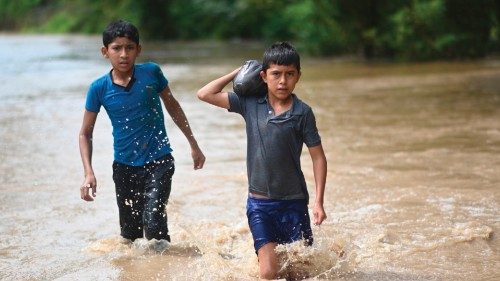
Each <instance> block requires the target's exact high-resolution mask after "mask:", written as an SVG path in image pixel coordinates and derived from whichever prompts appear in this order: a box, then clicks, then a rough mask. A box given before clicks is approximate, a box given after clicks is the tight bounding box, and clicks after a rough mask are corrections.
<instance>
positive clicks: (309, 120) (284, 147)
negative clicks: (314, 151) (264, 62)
mask: <svg viewBox="0 0 500 281" xmlns="http://www.w3.org/2000/svg"><path fill="white" fill-rule="evenodd" d="M292 98H293V104H292V107H291V109H290V110H288V111H286V112H284V113H282V114H280V115H278V116H275V115H274V111H273V109H272V107H271V106H270V105H269V103H268V101H267V97H255V96H247V97H244V96H238V95H236V94H235V93H229V104H230V107H229V111H230V112H236V113H239V114H241V115H242V116H243V118H244V119H245V123H246V133H247V173H248V184H249V191H250V192H254V193H257V194H261V195H265V196H267V197H268V198H271V199H281V200H291V199H306V200H308V199H309V194H308V192H307V186H306V181H305V178H304V174H303V173H302V170H301V166H300V154H301V153H302V146H303V144H306V145H307V147H313V146H317V145H319V144H321V138H320V136H319V133H318V129H317V127H316V119H315V117H314V114H313V112H312V109H311V107H309V106H308V105H307V104H305V103H304V102H302V101H301V100H300V99H299V98H297V96H296V95H293V94H292Z"/></svg>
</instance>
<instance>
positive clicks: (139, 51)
mask: <svg viewBox="0 0 500 281" xmlns="http://www.w3.org/2000/svg"><path fill="white" fill-rule="evenodd" d="M141 50H142V46H141V44H137V55H138V56H139V55H140V54H141Z"/></svg>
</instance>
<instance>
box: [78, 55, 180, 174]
mask: <svg viewBox="0 0 500 281" xmlns="http://www.w3.org/2000/svg"><path fill="white" fill-rule="evenodd" d="M167 86H168V80H167V79H166V78H165V76H164V75H163V73H162V71H161V69H160V67H159V66H158V65H157V64H155V63H144V64H136V65H135V66H134V70H133V75H132V79H131V80H130V82H129V84H128V85H127V87H123V86H120V85H117V84H114V83H113V80H112V77H111V72H109V73H108V74H106V75H104V76H102V77H101V78H99V79H97V80H95V81H94V82H92V84H91V85H90V88H89V91H88V92H87V100H86V103H85V109H86V110H88V111H92V112H99V111H100V108H101V106H103V107H104V109H106V112H107V113H108V116H109V118H110V119H111V124H112V126H113V147H114V159H115V161H116V162H119V163H122V164H126V165H131V166H143V165H145V164H146V163H149V162H151V161H153V160H155V159H158V158H161V157H163V156H165V155H167V154H169V153H171V152H172V149H171V147H170V142H169V140H168V136H167V132H166V130H165V123H164V117H163V110H162V105H161V102H160V96H159V93H160V92H161V91H163V90H164V89H165V88H166V87H167Z"/></svg>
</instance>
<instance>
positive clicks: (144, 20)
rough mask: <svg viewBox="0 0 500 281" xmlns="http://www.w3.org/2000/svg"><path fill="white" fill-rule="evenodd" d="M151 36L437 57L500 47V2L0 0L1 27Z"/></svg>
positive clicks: (324, 52)
mask: <svg viewBox="0 0 500 281" xmlns="http://www.w3.org/2000/svg"><path fill="white" fill-rule="evenodd" d="M118 18H123V19H126V20H129V21H131V22H133V23H135V24H136V25H137V26H138V27H139V29H140V31H141V33H142V35H143V37H145V38H149V39H168V40H174V39H181V40H196V39H221V40H225V39H234V38H241V39H257V40H262V41H266V42H272V41H276V40H288V41H292V42H293V43H295V44H296V45H297V46H299V48H300V49H301V50H303V51H305V52H308V53H310V54H313V55H318V56H330V55H339V54H363V56H364V57H366V58H369V59H370V58H394V59H400V60H432V59H443V58H444V59H457V58H478V57H484V56H486V55H488V54H491V53H495V52H498V51H499V50H500V41H499V40H500V39H499V29H500V1H498V0H477V1H470V0H356V1H353V0H276V1H273V0H142V1H137V0H115V1H102V0H16V1H12V0H0V30H3V31H16V32H19V31H20V32H44V33H54V32H56V33H66V32H72V33H89V34H92V33H100V32H101V31H102V29H103V28H104V27H105V26H106V25H107V23H109V22H110V21H111V20H114V19H118Z"/></svg>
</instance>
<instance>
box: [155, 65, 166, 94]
mask: <svg viewBox="0 0 500 281" xmlns="http://www.w3.org/2000/svg"><path fill="white" fill-rule="evenodd" d="M152 64H153V73H154V76H155V78H156V80H157V81H158V84H157V85H158V89H156V91H157V93H160V92H161V91H163V90H164V89H165V88H166V87H167V86H168V80H167V78H166V77H165V75H164V74H163V71H161V68H160V66H159V65H158V64H156V63H152Z"/></svg>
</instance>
